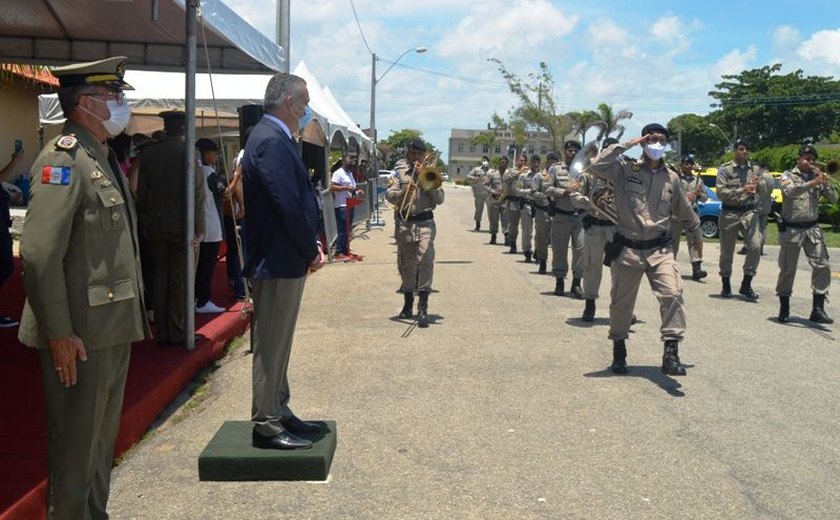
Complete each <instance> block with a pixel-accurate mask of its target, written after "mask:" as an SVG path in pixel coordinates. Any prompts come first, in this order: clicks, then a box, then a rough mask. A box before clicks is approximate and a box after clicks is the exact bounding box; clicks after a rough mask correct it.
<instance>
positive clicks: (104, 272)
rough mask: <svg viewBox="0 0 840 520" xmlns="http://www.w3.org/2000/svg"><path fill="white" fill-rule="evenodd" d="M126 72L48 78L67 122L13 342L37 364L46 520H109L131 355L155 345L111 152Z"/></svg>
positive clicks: (28, 239)
mask: <svg viewBox="0 0 840 520" xmlns="http://www.w3.org/2000/svg"><path fill="white" fill-rule="evenodd" d="M126 63H127V59H126V58H125V57H122V56H119V57H114V58H108V59H105V60H101V61H97V62H93V63H80V64H77V65H70V66H66V67H60V68H55V69H52V73H53V75H54V76H56V77H57V78H58V80H59V89H58V99H59V102H60V103H61V108H62V110H63V111H64V114H65V115H66V116H67V122H66V123H65V125H64V129H63V131H62V133H61V135H59V136H58V137H56V138H55V139H52V140H51V141H49V142H48V143H47V144H46V146H45V147H44V149H43V150H42V151H41V153H40V155H38V157H37V158H36V159H35V161H34V162H33V164H32V172H31V178H30V186H31V187H30V189H31V191H30V193H31V196H30V197H31V198H30V201H29V209H28V211H27V214H26V219H25V221H24V225H23V233H22V238H21V244H20V253H21V258H22V260H23V272H24V274H23V282H24V286H25V288H26V295H27V299H26V304H25V306H24V310H23V317H22V318H21V325H20V331H19V336H18V337H19V339H20V341H21V342H22V343H24V344H26V345H29V346H31V347H35V348H37V349H38V355H39V357H40V364H41V372H42V378H43V386H44V397H45V401H46V419H47V432H48V445H49V453H48V457H49V459H48V462H49V464H48V477H47V481H48V484H47V517H48V518H51V519H53V518H54V519H71V520H79V519H91V518H107V516H108V515H107V513H106V509H107V501H108V493H109V487H110V478H111V465H112V463H113V451H114V442H115V440H116V438H117V433H118V431H119V426H120V412H121V410H122V401H123V390H124V387H125V379H126V374H127V373H128V362H129V354H130V351H131V343H132V342H133V341H138V340H141V339H143V338H144V337H149V336H150V332H149V328H148V323H147V322H146V313H145V311H144V307H143V281H142V276H141V274H140V273H141V271H140V253H139V250H138V247H137V215H136V212H135V209H134V202H133V199H132V196H131V192H130V190H129V187H128V179H126V178H125V177H124V176H123V175H122V173H120V169H119V165H118V164H117V161H116V156H115V155H114V152H113V151H111V150H110V149H109V148H108V145H107V144H106V139H107V138H108V137H113V136H116V135H118V134H119V133H120V132H121V131H122V130H123V128H125V126H126V125H127V124H128V120H129V117H130V115H131V112H130V107H129V106H128V103H127V102H126V100H125V95H124V94H123V90H124V89H130V88H131V87H130V86H129V85H128V84H126V83H125V82H124V81H123V74H124V72H125V65H126Z"/></svg>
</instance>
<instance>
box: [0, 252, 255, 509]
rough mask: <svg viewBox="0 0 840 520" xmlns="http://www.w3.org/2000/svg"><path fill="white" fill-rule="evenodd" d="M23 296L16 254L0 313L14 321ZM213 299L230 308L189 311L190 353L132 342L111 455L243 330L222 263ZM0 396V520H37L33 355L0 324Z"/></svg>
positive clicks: (38, 435)
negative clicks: (195, 340) (192, 323)
mask: <svg viewBox="0 0 840 520" xmlns="http://www.w3.org/2000/svg"><path fill="white" fill-rule="evenodd" d="M23 300H24V294H23V284H22V282H21V278H20V264H19V262H18V259H16V270H15V274H13V275H12V278H11V279H10V280H9V281H8V282H6V284H5V285H4V286H3V288H2V289H1V290H0V314H6V315H9V316H12V317H13V318H15V319H19V318H20V314H21V310H22V309H23ZM213 300H214V301H215V302H216V303H217V304H219V305H221V306H223V307H226V308H228V309H230V310H229V311H228V312H225V313H222V314H216V315H197V316H196V331H197V332H199V333H201V334H203V335H204V336H205V337H206V338H207V339H205V340H202V341H201V342H200V343H199V344H197V345H196V348H195V350H193V351H192V352H189V351H187V350H186V349H183V348H177V347H164V346H161V345H158V344H157V342H156V341H155V340H146V341H143V342H140V343H135V344H134V346H133V347H132V352H131V365H130V367H129V370H128V381H127V382H126V390H125V401H124V403H123V412H122V421H121V423H120V435H119V438H118V439H117V446H116V453H117V454H120V453H122V452H124V451H125V450H126V449H128V448H129V447H131V446H132V445H133V444H134V443H136V442H137V441H138V440H140V438H141V437H142V435H143V434H144V433H145V432H146V430H147V428H148V427H149V425H150V424H152V422H153V421H154V420H155V418H156V417H157V416H158V414H159V413H160V412H161V411H162V410H163V408H164V407H165V406H166V405H167V404H168V403H169V402H171V401H172V399H174V398H175V396H177V395H178V393H179V392H180V391H181V389H182V388H183V387H184V385H185V384H186V383H187V382H188V381H189V380H190V379H191V378H192V377H193V376H194V375H195V374H196V373H197V372H198V371H199V370H201V368H203V367H204V366H206V365H207V364H208V363H210V362H211V361H212V360H214V359H216V358H218V357H220V356H221V355H222V354H223V353H224V347H225V344H226V343H227V342H228V341H229V340H230V339H231V338H233V337H235V336H238V335H240V334H242V333H243V332H244V331H245V330H246V329H247V327H248V325H249V323H250V322H249V320H247V319H242V318H241V317H240V313H239V309H240V308H241V306H242V304H241V303H237V302H235V301H234V298H233V293H232V291H231V290H230V289H228V287H227V277H226V275H225V264H224V261H223V260H222V261H220V262H219V264H218V265H217V266H216V273H215V277H214V280H213ZM152 330H154V327H153V328H152ZM0 396H2V401H0V417H5V418H6V419H4V421H3V427H2V428H0V520H33V519H38V518H44V517H45V516H46V511H45V496H46V468H47V433H46V423H45V420H44V395H43V390H42V388H41V370H40V368H39V367H38V356H37V354H36V352H35V351H34V350H33V349H31V348H29V347H25V346H23V345H22V344H20V343H19V342H18V340H17V328H12V329H0Z"/></svg>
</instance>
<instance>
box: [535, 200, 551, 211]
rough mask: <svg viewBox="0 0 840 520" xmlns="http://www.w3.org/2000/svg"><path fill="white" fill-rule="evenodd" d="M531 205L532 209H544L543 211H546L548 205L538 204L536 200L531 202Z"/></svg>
mask: <svg viewBox="0 0 840 520" xmlns="http://www.w3.org/2000/svg"><path fill="white" fill-rule="evenodd" d="M531 207H532V208H534V209H538V210H540V211H545V212H548V208H549V206H540V205H539V204H537V203H536V202H532V203H531Z"/></svg>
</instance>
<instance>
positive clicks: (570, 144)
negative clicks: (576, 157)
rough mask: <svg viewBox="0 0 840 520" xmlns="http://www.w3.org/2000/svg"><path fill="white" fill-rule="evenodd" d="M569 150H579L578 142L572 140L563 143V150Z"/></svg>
mask: <svg viewBox="0 0 840 520" xmlns="http://www.w3.org/2000/svg"><path fill="white" fill-rule="evenodd" d="M569 148H577V149H578V150H580V148H581V147H580V142H579V141H575V140H574V139H569V140H568V141H566V142H565V143H563V149H564V150H567V149H569Z"/></svg>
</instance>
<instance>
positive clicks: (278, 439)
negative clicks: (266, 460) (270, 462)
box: [251, 431, 312, 450]
mask: <svg viewBox="0 0 840 520" xmlns="http://www.w3.org/2000/svg"><path fill="white" fill-rule="evenodd" d="M251 444H252V445H253V446H254V447H255V448H262V449H265V450H305V449H308V448H311V447H312V441H309V440H306V439H301V438H300V437H295V436H294V435H292V434H291V433H289V432H280V433H278V434H277V435H275V436H273V437H266V436H264V435H260V434H259V433H257V432H255V431H252V432H251Z"/></svg>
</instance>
